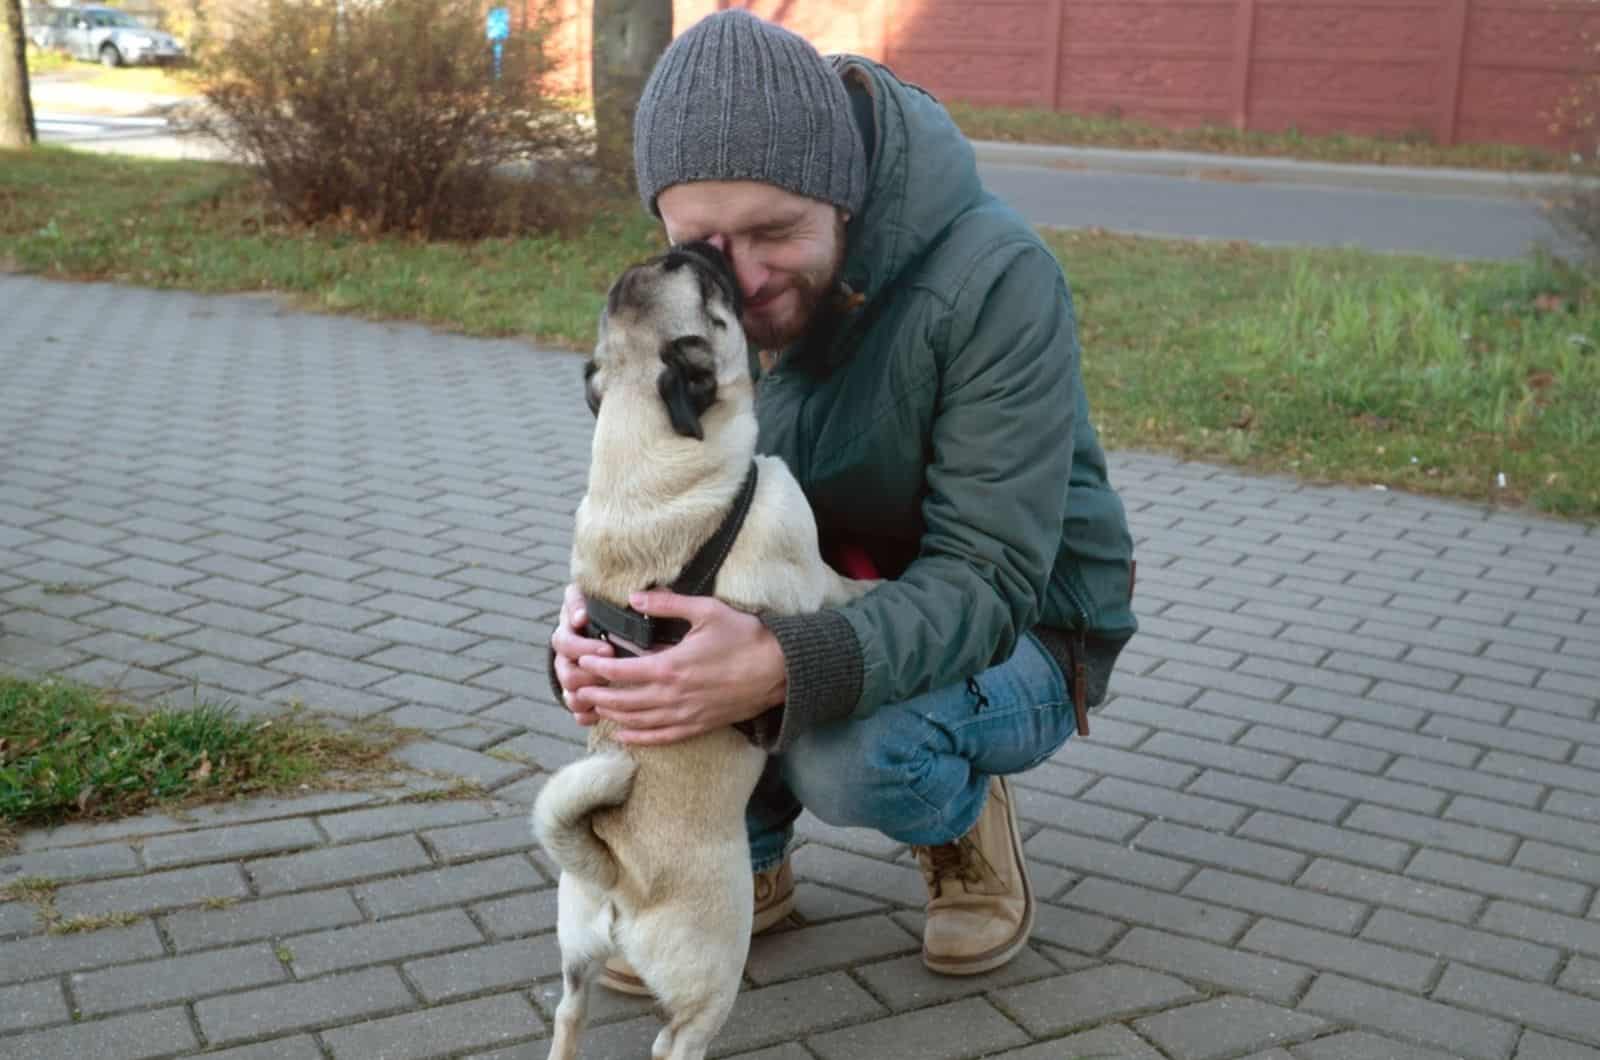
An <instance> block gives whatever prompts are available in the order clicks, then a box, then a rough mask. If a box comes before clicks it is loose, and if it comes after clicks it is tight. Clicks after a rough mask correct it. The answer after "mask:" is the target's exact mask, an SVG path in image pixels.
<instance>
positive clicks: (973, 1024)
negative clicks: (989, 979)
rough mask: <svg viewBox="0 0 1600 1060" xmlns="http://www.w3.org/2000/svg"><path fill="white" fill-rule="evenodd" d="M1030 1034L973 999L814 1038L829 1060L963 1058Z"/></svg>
mask: <svg viewBox="0 0 1600 1060" xmlns="http://www.w3.org/2000/svg"><path fill="white" fill-rule="evenodd" d="M1027 1041H1028V1036H1027V1035H1025V1034H1023V1033H1022V1031H1020V1030H1018V1029H1017V1026H1016V1025H1015V1024H1014V1023H1012V1022H1011V1021H1010V1020H1008V1019H1006V1018H1005V1017H1004V1016H1003V1015H1001V1014H1000V1013H999V1012H997V1011H996V1010H995V1009H994V1008H993V1007H992V1006H991V1005H989V1004H988V1003H987V1002H985V1001H983V1000H982V999H981V998H968V999H966V1000H964V1001H956V1002H952V1003H950V1004H946V1005H938V1006H935V1007H933V1008H928V1009H923V1010H921V1011H918V1012H915V1013H909V1014H906V1015H901V1016H890V1017H888V1018H887V1019H882V1020H877V1021H875V1022H873V1023H864V1024H858V1025H856V1026H853V1027H847V1028H845V1029H843V1030H837V1031H832V1032H829V1033H827V1034H821V1035H817V1036H814V1037H812V1038H811V1039H809V1041H808V1044H809V1045H810V1046H811V1049H812V1051H813V1052H815V1053H817V1054H818V1055H820V1056H821V1057H822V1058H823V1060H853V1058H855V1057H862V1056H871V1057H882V1058H883V1060H895V1058H897V1057H904V1058H907V1060H910V1058H916V1060H958V1058H963V1057H970V1056H976V1055H978V1054H987V1053H990V1052H992V1051H993V1050H996V1049H1005V1048H1009V1047H1012V1046H1016V1045H1021V1044H1025V1043H1026V1042H1027Z"/></svg>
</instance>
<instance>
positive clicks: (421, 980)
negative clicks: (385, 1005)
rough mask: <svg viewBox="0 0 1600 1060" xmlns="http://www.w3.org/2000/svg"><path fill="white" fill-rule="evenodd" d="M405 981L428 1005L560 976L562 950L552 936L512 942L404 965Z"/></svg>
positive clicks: (447, 954)
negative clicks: (409, 982)
mask: <svg viewBox="0 0 1600 1060" xmlns="http://www.w3.org/2000/svg"><path fill="white" fill-rule="evenodd" d="M405 973H406V978H407V979H409V980H411V982H412V983H413V984H415V986H416V988H417V990H418V992H419V993H421V994H422V996H423V998H424V999H425V1000H426V1001H428V1002H429V1003H434V1002H438V1001H444V1000H448V999H451V998H457V997H464V996H466V995H468V994H481V993H485V992H487V991H490V990H500V989H504V988H506V987H512V986H527V985H529V984H531V983H533V982H534V981H535V980H537V979H548V978H550V977H552V976H558V975H560V974H561V947H560V945H558V944H557V942H556V939H555V936H554V935H541V936H539V937H538V938H533V939H515V940H513V941H511V942H497V943H492V944H490V945H486V946H474V947H472V948H471V949H464V950H457V951H455V952H454V953H444V954H440V955H439V956H437V957H426V958H422V959H420V960H413V961H407V962H406V964H405Z"/></svg>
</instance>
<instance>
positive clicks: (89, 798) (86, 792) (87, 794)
mask: <svg viewBox="0 0 1600 1060" xmlns="http://www.w3.org/2000/svg"><path fill="white" fill-rule="evenodd" d="M94 795H95V791H94V788H93V787H92V786H91V787H87V788H84V789H83V790H82V791H80V792H78V812H79V813H88V812H89V806H90V804H91V803H93V802H94Z"/></svg>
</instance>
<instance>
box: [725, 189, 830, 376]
mask: <svg viewBox="0 0 1600 1060" xmlns="http://www.w3.org/2000/svg"><path fill="white" fill-rule="evenodd" d="M844 237H845V222H844V219H843V218H840V219H839V221H838V227H837V229H836V230H835V232H834V241H833V246H834V258H833V261H832V262H831V263H830V264H829V266H828V267H827V269H826V270H824V269H818V270H816V271H815V272H809V273H803V274H801V276H800V277H799V280H800V282H799V283H797V284H796V285H795V286H794V287H792V288H790V289H791V290H792V291H794V293H795V294H796V295H797V296H798V305H797V307H796V311H795V312H794V313H793V314H792V315H790V316H788V317H787V318H786V319H784V320H783V321H771V320H766V319H763V318H761V317H758V316H756V315H755V314H754V313H747V314H745V317H744V319H743V320H741V321H740V323H741V324H742V325H744V333H745V337H746V338H747V339H748V340H749V342H750V346H751V348H752V349H756V350H768V351H771V352H772V353H774V354H776V353H779V352H781V351H782V350H784V349H786V348H788V347H789V346H792V345H793V344H794V343H796V342H798V341H800V339H802V338H804V337H805V335H806V333H807V332H809V331H810V330H811V329H812V328H813V327H814V326H815V325H816V324H817V323H818V321H820V320H821V319H822V318H823V317H824V316H826V315H827V314H828V313H829V312H830V310H831V306H830V304H829V303H830V302H831V300H832V296H833V295H834V293H835V292H836V291H838V289H839V278H840V276H841V275H843V273H844Z"/></svg>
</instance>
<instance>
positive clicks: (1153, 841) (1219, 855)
mask: <svg viewBox="0 0 1600 1060" xmlns="http://www.w3.org/2000/svg"><path fill="white" fill-rule="evenodd" d="M1297 825H1298V827H1300V828H1305V827H1308V826H1306V825H1305V824H1304V822H1297ZM1248 827H1249V824H1248V822H1246V830H1247V829H1248ZM1242 831H1244V830H1242ZM1246 834H1249V833H1248V832H1247V831H1246ZM1274 838H1277V837H1274ZM1134 842H1135V844H1136V845H1137V846H1138V847H1139V848H1140V849H1142V850H1153V851H1155V852H1157V853H1160V854H1168V855H1171V856H1173V857H1178V858H1182V859H1184V860H1186V861H1192V862H1199V863H1201V864H1206V863H1209V864H1212V865H1216V866H1219V867H1222V868H1227V869H1234V870H1237V871H1240V872H1244V873H1248V874H1250V875H1254V876H1265V877H1267V878H1269V879H1274V880H1278V881H1280V882H1286V881H1288V880H1292V879H1294V878H1295V877H1296V876H1298V875H1299V874H1300V870H1301V869H1303V868H1305V866H1306V864H1307V863H1308V862H1309V861H1310V859H1309V858H1307V857H1305V856H1304V855H1303V854H1296V853H1294V852H1292V851H1288V850H1283V849H1281V848H1279V847H1274V846H1268V845H1266V844H1263V843H1252V842H1250V841H1249V840H1247V839H1238V838H1234V837H1231V836H1225V835H1217V834H1216V833H1215V832H1206V831H1202V830H1200V829H1198V828H1189V827H1188V826H1186V825H1180V824H1173V823H1171V822H1169V821H1152V822H1150V823H1149V824H1148V825H1146V826H1145V828H1144V830H1143V831H1141V832H1140V833H1139V835H1138V836H1137V838H1136V839H1135V841H1134Z"/></svg>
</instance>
